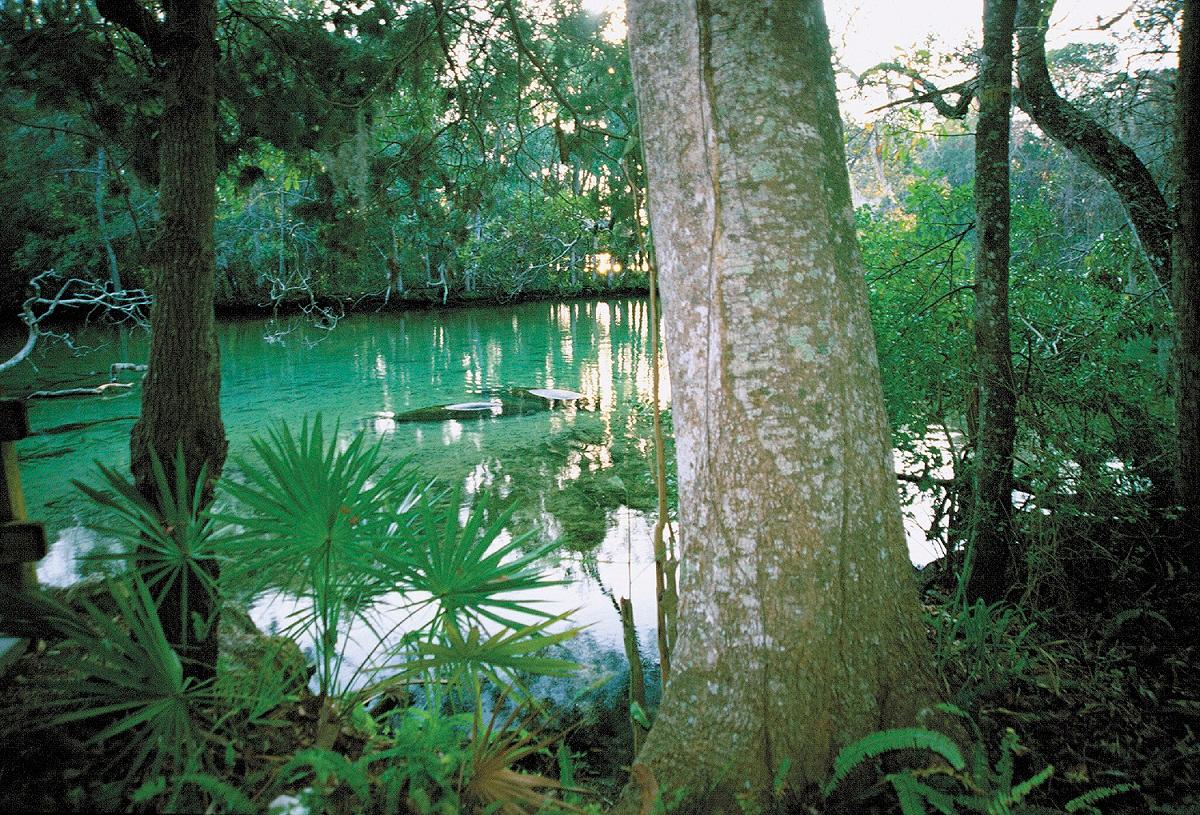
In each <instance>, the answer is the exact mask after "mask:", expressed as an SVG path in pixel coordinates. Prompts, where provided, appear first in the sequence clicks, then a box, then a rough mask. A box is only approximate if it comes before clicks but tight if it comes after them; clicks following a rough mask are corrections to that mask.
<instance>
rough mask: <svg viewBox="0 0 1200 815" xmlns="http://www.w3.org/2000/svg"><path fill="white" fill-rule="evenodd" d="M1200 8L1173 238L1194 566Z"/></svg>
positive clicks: (1181, 128) (1190, 23)
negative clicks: (1197, 73) (1197, 72)
mask: <svg viewBox="0 0 1200 815" xmlns="http://www.w3.org/2000/svg"><path fill="white" fill-rule="evenodd" d="M1197 14H1200V4H1198V3H1196V2H1195V0H1185V2H1184V4H1183V33H1182V35H1181V37H1180V44H1179V78H1178V82H1179V86H1178V91H1177V94H1176V97H1175V117H1176V118H1175V126H1176V129H1175V139H1176V141H1175V179H1176V183H1177V185H1178V188H1179V200H1178V202H1177V204H1176V208H1175V237H1174V241H1173V252H1172V260H1173V263H1172V273H1173V281H1172V285H1171V291H1172V301H1173V303H1174V306H1175V331H1176V345H1175V371H1176V381H1175V415H1176V421H1177V422H1178V428H1179V430H1178V436H1177V439H1178V444H1177V447H1178V450H1177V455H1178V460H1179V464H1178V470H1177V483H1178V493H1179V500H1180V502H1181V503H1182V504H1183V511H1184V540H1185V541H1186V542H1187V544H1186V545H1187V547H1189V551H1187V552H1186V553H1185V555H1187V556H1189V560H1190V565H1191V567H1192V568H1193V569H1195V568H1196V559H1195V555H1196V554H1197V551H1198V550H1200V543H1197V540H1198V539H1200V82H1198V81H1197V75H1196V71H1197V67H1198V66H1197V64H1196V61H1197V59H1200V20H1197V19H1196V15H1197Z"/></svg>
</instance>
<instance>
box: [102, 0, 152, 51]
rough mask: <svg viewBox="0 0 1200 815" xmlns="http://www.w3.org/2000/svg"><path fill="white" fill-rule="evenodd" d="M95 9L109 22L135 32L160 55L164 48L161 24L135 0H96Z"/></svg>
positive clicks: (147, 45) (148, 46)
mask: <svg viewBox="0 0 1200 815" xmlns="http://www.w3.org/2000/svg"><path fill="white" fill-rule="evenodd" d="M96 11H98V12H100V16H101V17H103V18H104V19H106V20H108V21H109V22H112V23H116V24H117V25H119V26H121V27H122V28H124V29H126V30H127V31H130V32H132V33H133V34H136V35H137V37H138V39H140V40H141V41H142V42H144V43H145V44H146V47H147V48H149V49H150V52H151V53H152V54H155V55H161V54H162V53H163V51H164V50H165V47H166V35H165V33H164V29H163V24H162V23H161V22H160V21H159V19H158V18H157V17H155V16H154V14H153V13H151V11H150V10H149V9H147V8H146V7H145V6H143V5H142V4H141V3H139V2H137V0H96Z"/></svg>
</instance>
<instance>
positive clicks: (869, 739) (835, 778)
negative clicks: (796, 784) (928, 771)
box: [821, 727, 966, 796]
mask: <svg viewBox="0 0 1200 815" xmlns="http://www.w3.org/2000/svg"><path fill="white" fill-rule="evenodd" d="M895 750H929V751H930V752H933V753H936V754H937V755H939V756H941V757H942V758H943V759H944V760H945V761H946V763H948V764H949V765H950V766H952V767H953V768H954V769H956V770H962V769H963V768H964V767H966V762H965V761H964V760H963V756H962V751H960V750H959V749H958V745H957V744H955V743H954V742H953V741H951V740H950V738H949V737H948V736H946V735H945V734H943V733H938V732H935V731H933V730H926V729H924V728H921V727H898V728H893V729H891V730H878V731H876V732H874V733H871V734H869V735H867V736H864V737H863V738H861V739H859V740H858V741H856V742H854V743H853V744H849V745H847V746H846V747H844V748H842V751H841V752H840V753H838V755H837V758H836V759H834V761H833V775H832V776H831V777H830V779H829V780H828V781H826V782H825V784H824V785H823V786H822V788H821V791H822V793H824V794H825V795H826V796H828V795H829V794H830V793H832V792H833V791H834V789H836V788H837V785H838V784H840V783H841V782H842V781H843V780H844V779H845V778H846V776H848V775H849V774H850V773H851V772H853V771H854V770H855V768H857V767H858V765H859V764H861V763H862V762H864V761H866V760H867V759H869V758H873V757H875V756H878V755H882V754H883V753H890V752H893V751H895Z"/></svg>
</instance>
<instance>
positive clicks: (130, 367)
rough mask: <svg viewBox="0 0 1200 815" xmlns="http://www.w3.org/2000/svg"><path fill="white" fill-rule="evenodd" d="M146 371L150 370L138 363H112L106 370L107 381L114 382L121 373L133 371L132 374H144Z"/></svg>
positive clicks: (147, 366)
mask: <svg viewBox="0 0 1200 815" xmlns="http://www.w3.org/2000/svg"><path fill="white" fill-rule="evenodd" d="M148 370H150V366H149V365H143V364H141V363H138V362H114V363H113V364H112V365H110V366H109V368H108V381H109V382H116V381H117V376H118V375H119V374H120V373H121V371H134V372H139V371H140V372H142V373H145V372H146V371H148Z"/></svg>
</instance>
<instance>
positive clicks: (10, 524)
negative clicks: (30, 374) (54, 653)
mask: <svg viewBox="0 0 1200 815" xmlns="http://www.w3.org/2000/svg"><path fill="white" fill-rule="evenodd" d="M28 435H29V417H28V415H27V414H26V412H25V403H24V402H22V401H20V400H16V399H0V469H2V470H3V472H2V473H0V475H2V476H3V477H0V582H2V583H4V585H5V586H6V587H8V588H12V589H27V588H33V587H34V586H36V585H37V561H39V560H41V559H42V558H43V557H45V556H46V531H45V529H43V528H42V525H41V524H38V523H30V522H29V520H28V516H27V515H26V512H25V494H24V493H23V492H22V491H21V471H20V469H19V468H18V467H17V445H16V442H17V441H18V440H19V439H23V438H25V437H26V436H28ZM26 644H27V643H26V641H25V640H19V639H15V638H13V637H6V636H3V634H2V633H0V673H3V672H4V670H5V668H6V667H7V666H8V664H9V663H10V662H11V661H12V660H13V659H16V658H17V657H18V656H20V655H21V653H22V651H24V649H25V646H26Z"/></svg>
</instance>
